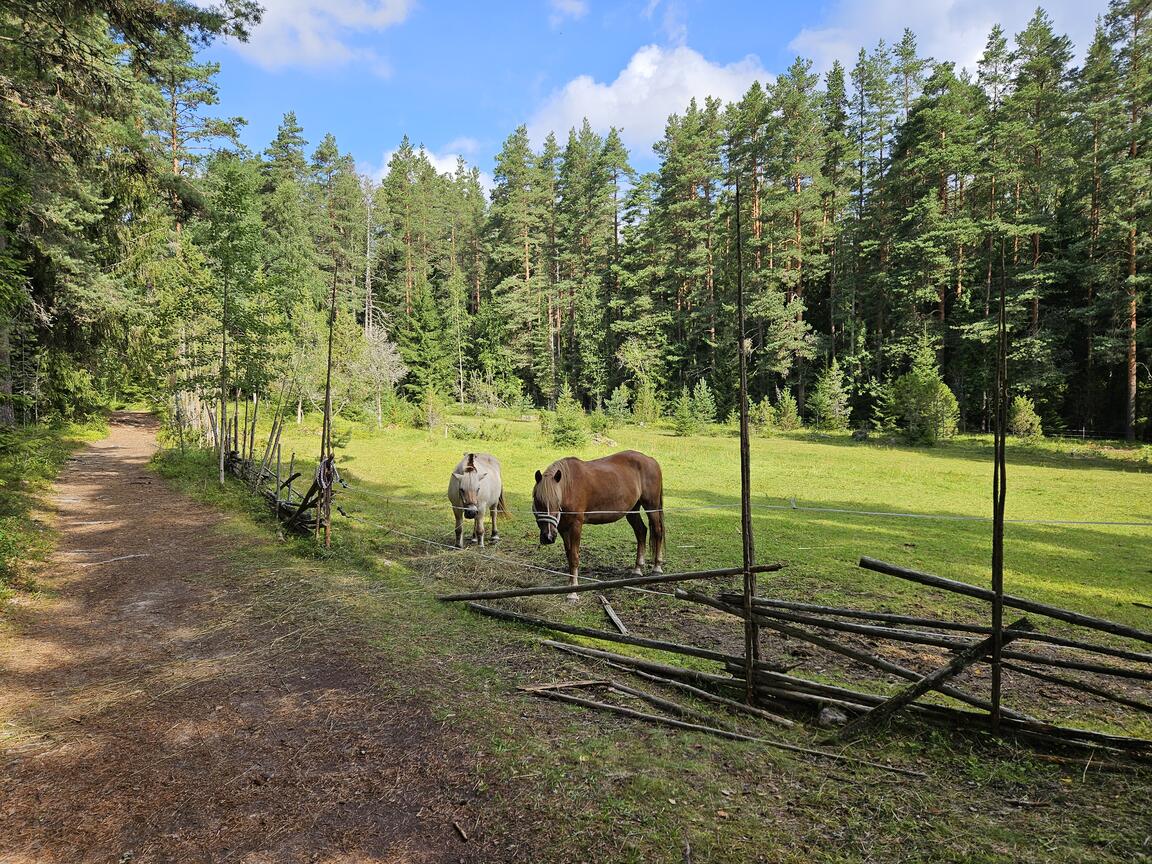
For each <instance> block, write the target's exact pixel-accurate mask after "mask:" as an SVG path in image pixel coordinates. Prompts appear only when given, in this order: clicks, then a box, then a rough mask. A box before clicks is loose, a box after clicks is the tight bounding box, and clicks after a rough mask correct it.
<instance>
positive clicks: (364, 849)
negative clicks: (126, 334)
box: [0, 413, 500, 864]
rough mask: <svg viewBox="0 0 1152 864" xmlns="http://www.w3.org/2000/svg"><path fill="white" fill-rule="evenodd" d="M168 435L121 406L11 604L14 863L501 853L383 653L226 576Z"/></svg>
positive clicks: (9, 788)
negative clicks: (396, 687)
mask: <svg viewBox="0 0 1152 864" xmlns="http://www.w3.org/2000/svg"><path fill="white" fill-rule="evenodd" d="M155 432H156V426H155V423H154V421H153V420H152V419H151V418H149V417H147V416H146V415H139V414H127V413H124V414H119V415H116V416H115V417H114V418H113V423H112V427H111V434H110V435H109V436H108V438H106V439H105V440H103V441H101V442H99V443H97V444H94V445H92V446H90V447H89V448H87V449H86V450H84V451H83V452H81V453H79V454H78V455H77V457H76V458H75V459H73V460H72V461H71V462H70V463H69V467H68V468H67V469H66V470H65V472H64V473H63V475H62V476H61V478H60V481H59V483H58V485H57V487H56V491H55V495H56V499H55V501H56V504H57V506H58V510H59V519H58V527H59V529H60V532H61V541H60V545H59V549H58V551H57V552H56V553H55V554H54V555H53V556H52V558H51V560H50V561H49V562H48V564H47V566H46V567H45V570H44V572H43V573H42V575H41V577H40V583H41V584H42V585H43V586H44V587H45V588H46V589H48V590H47V591H46V592H44V594H43V595H41V596H39V597H37V598H34V599H32V600H26V601H23V602H22V603H19V604H9V605H8V606H7V607H5V608H2V609H0V616H2V617H3V619H7V620H6V621H5V622H4V623H5V627H4V628H3V630H0V676H2V677H0V724H2V725H0V826H2V828H0V862H69V864H72V862H83V861H120V862H128V861H157V862H159V861H172V862H192V861H213V862H215V861H239V862H284V861H323V862H353V861H355V862H369V861H371V862H376V861H386V862H393V861H394V862H432V861H436V862H438V861H480V860H484V861H490V860H497V859H499V857H500V855H499V854H498V853H497V852H495V850H492V849H484V848H483V846H482V845H478V844H477V842H476V841H475V839H470V841H469V842H467V843H465V842H464V841H463V840H462V839H461V837H460V836H459V834H458V832H457V829H456V828H455V827H454V825H453V823H454V822H458V823H460V824H461V825H463V826H466V825H468V824H469V816H470V808H471V807H473V806H477V805H476V802H475V795H474V793H473V792H472V790H471V784H470V781H469V779H468V771H467V769H466V767H461V766H462V765H466V762H467V760H466V758H465V757H463V756H462V754H460V753H454V752H452V748H451V746H449V744H448V742H445V741H444V740H442V736H440V731H439V730H440V726H439V724H437V723H436V722H435V720H434V719H433V718H432V717H431V716H429V714H428V712H427V710H425V709H424V708H423V707H422V706H420V705H416V704H412V701H411V697H409V696H404V695H399V693H390V692H389V690H388V687H387V684H386V681H387V678H386V673H387V670H386V667H385V668H382V667H384V664H386V658H380V657H373V656H371V652H366V651H365V649H364V646H363V645H362V644H360V643H359V642H358V640H356V639H355V638H354V637H351V636H341V635H339V632H340V631H339V628H337V633H336V634H333V633H332V632H330V631H331V628H329V627H328V626H326V625H327V622H325V621H323V620H321V621H316V620H314V617H315V616H314V615H313V614H312V613H311V612H309V611H299V609H300V608H301V606H302V604H299V603H295V606H294V599H295V598H293V597H292V595H291V593H290V588H291V586H287V588H286V587H285V586H284V585H283V584H282V582H279V583H276V587H275V589H267V590H275V591H276V592H279V593H276V594H275V597H274V598H273V599H272V600H270V599H269V596H268V594H267V592H266V591H265V592H264V593H261V592H260V591H254V590H253V589H252V587H251V586H252V584H253V583H252V581H251V575H250V574H247V575H246V576H245V578H244V579H243V580H242V579H241V578H240V576H239V575H238V574H235V573H232V572H231V569H230V568H231V567H232V566H233V565H232V564H230V557H229V556H230V554H231V553H232V552H233V551H234V548H233V547H234V543H235V541H234V540H231V541H230V540H228V538H226V537H225V536H224V535H223V534H222V533H221V532H220V531H219V530H218V529H215V528H214V527H213V526H214V525H216V524H217V523H219V521H220V520H221V518H222V517H221V516H220V515H219V514H218V513H216V512H215V511H213V510H212V509H210V508H207V507H205V506H203V505H199V504H197V503H195V502H193V501H190V500H189V499H187V498H185V497H183V496H181V495H178V494H176V493H174V492H173V491H172V490H171V489H170V488H167V487H166V485H165V482H164V481H163V480H162V479H160V478H158V477H156V476H155V475H154V474H152V473H151V472H150V471H148V470H147V468H146V467H145V466H146V463H147V462H148V460H149V458H150V457H151V455H152V453H153V451H154V449H155V446H156V444H155ZM274 581H275V576H273V578H272V579H271V580H269V581H268V582H266V583H263V584H265V585H272V584H273V582H274ZM294 610H295V611H294ZM310 616H311V617H310Z"/></svg>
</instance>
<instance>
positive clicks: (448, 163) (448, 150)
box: [356, 138, 492, 194]
mask: <svg viewBox="0 0 1152 864" xmlns="http://www.w3.org/2000/svg"><path fill="white" fill-rule="evenodd" d="M478 146H479V145H478V143H477V142H476V141H475V140H474V139H472V138H457V139H455V140H454V141H450V142H449V143H448V144H447V145H446V146H445V147H444V149H443V150H441V151H440V152H439V153H437V152H434V151H432V150H429V149H427V148H424V155H425V156H426V157H428V161H429V162H430V163H431V165H432V167H433V168H435V169H436V173H438V174H455V173H456V160H458V159H461V158H462V159H464V161H465V162H466V163H468V159H467V154H468V153H471V152H473V151H474V150H475V149H476V148H477V147H478ZM395 154H396V148H392V149H391V150H386V151H384V153H383V155H382V156H381V157H380V161H379V162H376V163H373V162H358V163H356V170H357V171H359V172H360V173H361V174H363V175H365V176H366V177H370V178H371V179H372V181H373V182H374V183H379V182H380V181H382V180H383V179H384V178H385V177H386V176H387V175H388V163H389V162H390V161H392V157H393V156H394V155H395ZM468 167H469V168H472V167H473V165H472V163H468ZM480 186H481V187H482V188H483V189H484V192H485V194H487V193H488V191H489V190H490V189H491V188H492V175H490V174H488V173H487V172H486V171H481V172H480Z"/></svg>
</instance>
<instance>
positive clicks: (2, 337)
mask: <svg viewBox="0 0 1152 864" xmlns="http://www.w3.org/2000/svg"><path fill="white" fill-rule="evenodd" d="M11 334H12V319H11V318H9V317H7V316H4V317H3V318H0V426H14V425H15V424H16V411H15V408H14V407H13V405H12V342H11V339H12V335H11Z"/></svg>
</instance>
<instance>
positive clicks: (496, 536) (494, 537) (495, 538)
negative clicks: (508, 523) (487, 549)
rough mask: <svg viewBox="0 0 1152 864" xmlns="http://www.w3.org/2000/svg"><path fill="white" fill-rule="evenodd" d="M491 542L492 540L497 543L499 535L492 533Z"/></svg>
mask: <svg viewBox="0 0 1152 864" xmlns="http://www.w3.org/2000/svg"><path fill="white" fill-rule="evenodd" d="M491 542H493V543H499V542H500V535H499V534H493V535H492V541H491Z"/></svg>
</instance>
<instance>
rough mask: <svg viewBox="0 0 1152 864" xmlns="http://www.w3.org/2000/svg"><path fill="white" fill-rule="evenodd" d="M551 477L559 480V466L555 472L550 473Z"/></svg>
mask: <svg viewBox="0 0 1152 864" xmlns="http://www.w3.org/2000/svg"><path fill="white" fill-rule="evenodd" d="M552 479H553V480H555V481H556V482H557V483H559V482H560V469H559V468H557V469H556V473H555V474H553V475H552Z"/></svg>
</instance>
